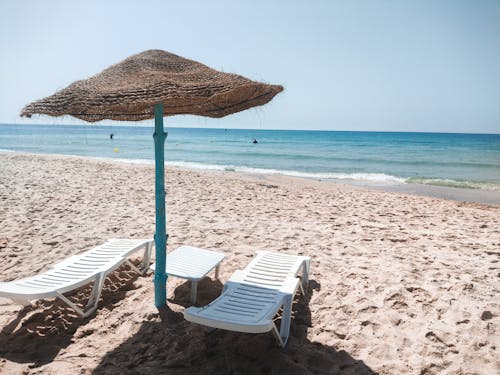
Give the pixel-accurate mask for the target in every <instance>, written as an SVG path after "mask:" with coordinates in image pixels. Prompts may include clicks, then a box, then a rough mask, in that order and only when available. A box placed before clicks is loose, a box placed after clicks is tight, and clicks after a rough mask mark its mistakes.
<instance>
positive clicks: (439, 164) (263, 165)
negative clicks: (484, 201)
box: [0, 124, 500, 192]
mask: <svg viewBox="0 0 500 375" xmlns="http://www.w3.org/2000/svg"><path fill="white" fill-rule="evenodd" d="M166 131H167V132H168V137H167V140H166V143H165V159H166V166H167V167H168V166H178V167H182V168H189V169H205V170H218V171H234V172H243V173H251V174H259V175H262V174H264V175H265V174H279V175H286V176H295V177H302V178H312V179H319V180H331V181H336V182H339V181H340V182H345V183H352V184H360V185H369V186H384V185H387V186H389V185H404V184H422V185H437V186H446V187H458V188H465V189H481V190H489V191H495V192H500V134H457V133H453V134H449V133H409V132H353V131H302V130H262V129H259V130H252V129H211V128H175V127H174V128H166ZM111 134H112V135H113V137H112V138H111ZM152 134H153V128H152V127H149V126H143V125H137V126H97V125H26V124H2V125H0V150H2V151H15V152H27V153H37V154H62V155H75V156H83V157H91V158H98V159H112V160H115V161H122V162H126V163H151V164H153V161H154V144H153V137H152ZM254 140H255V141H256V142H257V143H254ZM0 171H1V165H0Z"/></svg>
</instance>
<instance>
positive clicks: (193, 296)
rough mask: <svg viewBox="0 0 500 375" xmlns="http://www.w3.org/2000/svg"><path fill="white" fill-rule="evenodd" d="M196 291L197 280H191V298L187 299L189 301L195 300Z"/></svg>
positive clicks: (193, 301)
mask: <svg viewBox="0 0 500 375" xmlns="http://www.w3.org/2000/svg"><path fill="white" fill-rule="evenodd" d="M197 291H198V281H194V280H193V281H191V298H190V299H189V300H190V301H191V303H195V302H196V293H197Z"/></svg>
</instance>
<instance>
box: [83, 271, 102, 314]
mask: <svg viewBox="0 0 500 375" xmlns="http://www.w3.org/2000/svg"><path fill="white" fill-rule="evenodd" d="M105 278H106V275H105V274H104V273H102V272H101V273H99V274H98V275H97V276H96V279H95V282H94V287H93V288H92V293H91V294H90V298H89V301H88V302H87V309H89V308H90V309H96V308H97V304H98V303H99V297H100V296H101V292H102V288H103V286H104V279H105Z"/></svg>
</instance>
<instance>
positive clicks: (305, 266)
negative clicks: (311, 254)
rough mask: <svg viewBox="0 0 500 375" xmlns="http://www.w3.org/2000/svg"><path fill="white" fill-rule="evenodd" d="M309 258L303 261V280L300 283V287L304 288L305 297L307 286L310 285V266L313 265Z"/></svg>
mask: <svg viewBox="0 0 500 375" xmlns="http://www.w3.org/2000/svg"><path fill="white" fill-rule="evenodd" d="M310 263H311V262H310V261H309V260H306V261H304V263H302V280H301V283H300V289H301V290H302V295H303V296H304V297H305V295H306V292H307V286H308V285H309V268H310V266H311V264H310Z"/></svg>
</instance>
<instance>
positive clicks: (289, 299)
mask: <svg viewBox="0 0 500 375" xmlns="http://www.w3.org/2000/svg"><path fill="white" fill-rule="evenodd" d="M292 303H293V295H291V294H288V295H286V296H285V298H284V299H283V314H282V315H281V325H280V332H279V335H280V337H281V342H282V346H283V347H284V346H286V343H287V342H288V337H289V336H290V321H291V319H292Z"/></svg>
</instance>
